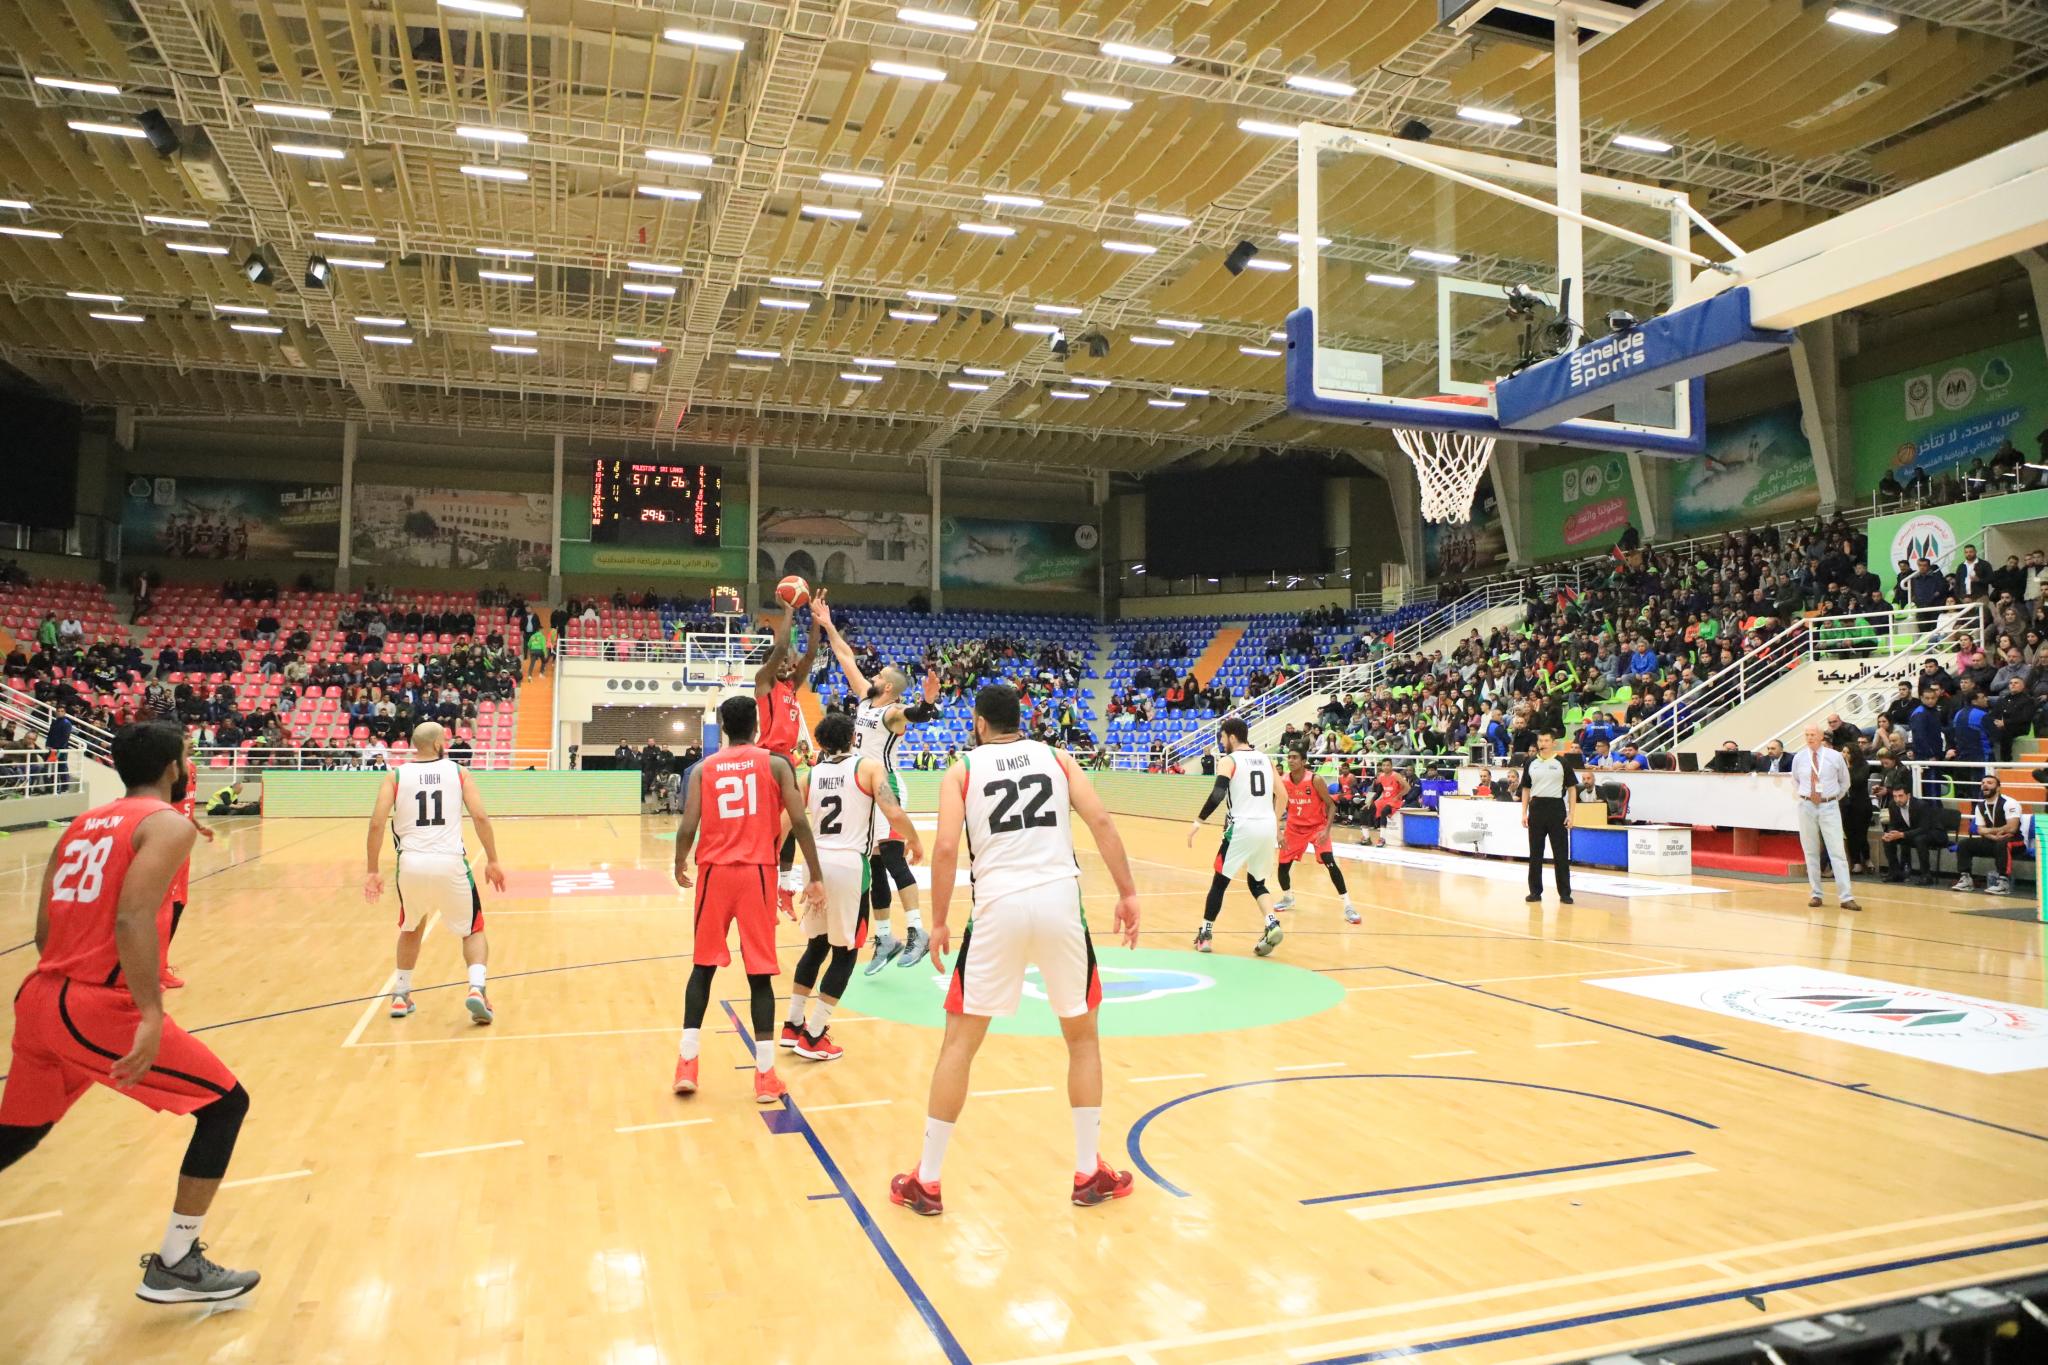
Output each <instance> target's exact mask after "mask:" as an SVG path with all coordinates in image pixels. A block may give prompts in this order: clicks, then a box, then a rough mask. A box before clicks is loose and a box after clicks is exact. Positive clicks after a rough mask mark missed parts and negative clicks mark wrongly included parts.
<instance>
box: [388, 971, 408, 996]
mask: <svg viewBox="0 0 2048 1365" xmlns="http://www.w3.org/2000/svg"><path fill="white" fill-rule="evenodd" d="M393 975H394V979H393V981H392V983H391V993H392V994H393V995H395V996H396V995H411V994H412V968H410V967H400V968H399V969H398V971H397V972H395V973H394V974H393Z"/></svg>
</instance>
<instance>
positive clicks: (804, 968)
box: [793, 934, 832, 986]
mask: <svg viewBox="0 0 2048 1365" xmlns="http://www.w3.org/2000/svg"><path fill="white" fill-rule="evenodd" d="M831 951H832V945H831V943H830V942H828V941H827V940H826V938H825V936H824V935H823V934H819V935H818V936H817V937H815V938H813V939H812V940H811V941H810V942H809V943H806V944H805V945H804V952H803V956H802V957H799V958H798V959H797V960H796V972H795V974H794V976H793V979H794V980H795V982H796V984H797V985H799V986H809V985H811V984H812V983H813V982H815V981H816V980H817V979H818V968H820V967H822V966H824V965H825V956H826V954H828V953H830V952H831Z"/></svg>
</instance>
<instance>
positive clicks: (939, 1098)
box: [889, 683, 1138, 1214]
mask: <svg viewBox="0 0 2048 1365" xmlns="http://www.w3.org/2000/svg"><path fill="white" fill-rule="evenodd" d="M1020 710H1021V708H1020V707H1019V705H1018V701H1017V689H1016V688H1014V687H1011V686H1010V685H1009V684H1007V683H991V684H989V685H988V686H987V687H984V688H982V689H981V691H980V692H979V693H977V694H976V695H975V698H974V737H975V741H976V747H975V748H973V749H970V750H968V751H967V753H966V754H965V755H963V756H962V757H961V760H960V761H959V762H958V763H955V764H954V765H953V766H952V768H950V769H949V770H948V771H947V773H946V775H945V776H944V777H943V778H941V779H940V781H939V833H938V839H937V841H936V842H935V843H934V844H933V846H932V964H933V965H934V966H935V967H937V968H938V969H939V970H940V971H944V970H945V967H946V964H945V953H946V950H947V948H948V947H949V946H950V939H951V932H950V930H949V929H948V928H947V925H946V912H947V910H948V909H949V908H950V907H951V905H952V899H953V876H954V872H955V869H956V868H957V866H958V864H959V859H960V839H961V835H962V833H963V832H964V833H965V835H966V838H967V854H968V877H969V879H970V881H971V882H972V884H973V898H974V909H973V915H972V918H970V919H969V921H968V924H967V930H966V932H965V933H963V934H962V935H961V936H960V956H959V957H958V958H957V959H956V960H955V961H954V963H953V977H952V981H951V983H950V985H949V986H948V988H947V991H946V1036H945V1040H944V1041H943V1042H942V1043H941V1044H940V1045H939V1060H938V1064H937V1065H936V1066H934V1067H933V1069H932V1089H931V1102H930V1105H929V1107H928V1109H927V1111H926V1114H927V1117H926V1119H925V1126H924V1151H923V1153H922V1155H921V1156H920V1157H919V1158H918V1163H917V1165H916V1166H914V1167H912V1168H911V1169H910V1170H908V1171H906V1172H904V1173H903V1174H902V1175H899V1176H897V1177H896V1178H895V1179H893V1180H891V1181H890V1182H889V1199H890V1202H891V1203H895V1204H900V1205H902V1206H903V1207H904V1208H907V1209H910V1210H911V1211H913V1212H915V1213H922V1214H936V1213H938V1212H940V1211H941V1209H942V1208H943V1205H942V1204H941V1203H940V1199H939V1170H940V1167H941V1166H942V1165H943V1164H944V1162H945V1158H946V1145H947V1143H948V1142H949V1141H950V1140H951V1138H952V1136H953V1124H954V1123H955V1122H956V1121H957V1120H958V1119H959V1117H960V1110H961V1108H962V1106H964V1105H965V1104H966V1103H967V1084H968V1077H969V1073H970V1072H971V1070H972V1068H973V1066H974V1054H975V1051H976V1050H977V1049H978V1048H980V1046H981V1040H982V1039H983V1038H985V1037H987V1036H988V1026H989V1021H990V1020H991V1019H993V1018H997V1017H1004V1016H1008V1015H1012V1014H1015V1013H1016V1012H1017V1002H1018V1000H1019V999H1020V998H1021V997H1022V996H1023V993H1024V975H1025V973H1026V972H1027V971H1028V970H1030V969H1031V968H1032V967H1034V966H1035V967H1037V968H1038V974H1039V981H1040V984H1041V985H1042V986H1043V987H1044V990H1045V998H1046V1001H1047V1002H1048V1003H1049V1004H1050V1005H1051V1006H1052V1012H1053V1013H1054V1014H1056V1015H1058V1016H1059V1021H1060V1032H1061V1033H1062V1034H1064V1035H1065V1037H1066V1040H1067V1103H1068V1104H1069V1105H1070V1106H1071V1107H1072V1109H1073V1118H1074V1182H1073V1191H1072V1197H1073V1202H1074V1203H1076V1204H1080V1205H1082V1206H1084V1207H1086V1206H1090V1205H1095V1204H1101V1203H1105V1202H1107V1201H1108V1200H1111V1199H1121V1198H1122V1197H1123V1196H1125V1195H1127V1194H1129V1193H1130V1192H1131V1174H1130V1172H1129V1171H1116V1170H1112V1169H1111V1168H1110V1166H1109V1165H1108V1163H1107V1162H1105V1161H1103V1160H1102V1156H1101V1152H1100V1151H1099V1150H1098V1147H1099V1140H1100V1138H1101V1135H1102V1046H1101V1043H1100V1041H1099V1040H1098V1037H1097V1034H1096V1019H1095V1014H1096V1009H1097V1007H1098V1006H1099V1005H1100V1004H1101V1003H1102V982H1101V979H1100V978H1099V977H1098V976H1097V974H1096V971H1095V947H1094V945H1093V944H1092V943H1090V942H1089V939H1088V921H1087V919H1086V918H1085V917H1084V916H1083V915H1082V912H1081V881H1080V878H1081V869H1080V864H1079V863H1078V862H1077V861H1076V860H1075V857H1074V835H1073V829H1072V826H1071V824H1070V822H1069V812H1070V811H1071V812H1072V813H1074V814H1078V815H1079V816H1080V817H1081V822H1082V823H1083V824H1085V825H1087V826H1088V829H1089V832H1090V833H1091V834H1093V835H1094V836H1095V850H1096V852H1097V853H1099V854H1100V855H1101V857H1102V861H1103V863H1104V864H1105V865H1106V866H1107V867H1108V869H1109V875H1110V879H1111V880H1112V881H1113V882H1115V883H1116V890H1117V902H1116V928H1117V934H1118V936H1119V938H1120V939H1121V940H1122V942H1123V945H1124V946H1125V947H1126V948H1135V947H1136V946H1137V944H1138V887H1137V883H1136V882H1134V881H1133V880H1132V879H1131V864H1130V860H1129V858H1127V857H1126V856H1125V854H1124V845H1123V840H1122V839H1121V838H1120V837H1118V835H1117V831H1116V825H1115V824H1114V823H1112V822H1111V820H1110V818H1109V812H1108V811H1106V810H1104V809H1103V807H1102V802H1101V801H1100V800H1099V799H1098V798H1097V797H1096V795H1095V789H1094V788H1093V787H1092V786H1090V785H1089V783H1088V779H1087V777H1086V776H1085V775H1083V774H1082V772H1081V769H1080V766H1079V765H1078V764H1076V763H1075V762H1074V760H1073V759H1072V758H1071V757H1070V756H1069V755H1067V754H1065V753H1063V752H1061V751H1060V750H1057V749H1053V748H1051V747H1049V746H1047V745H1044V744H1041V743H1039V742H1038V741H1036V740H1030V739H1025V738H1024V737H1023V736H1022V735H1020V734H1019V733H1018V732H1017V726H1018V723H1019V720H1020V718H1021V717H1020Z"/></svg>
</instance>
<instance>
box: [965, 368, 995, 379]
mask: <svg viewBox="0 0 2048 1365" xmlns="http://www.w3.org/2000/svg"><path fill="white" fill-rule="evenodd" d="M960 373H962V374H971V375H973V376H974V377H975V378H976V379H1001V378H1002V377H1003V371H1001V370H991V369H989V368H988V367H987V366H985V365H962V366H961V367H960Z"/></svg>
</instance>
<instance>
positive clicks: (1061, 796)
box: [960, 739, 1081, 903]
mask: <svg viewBox="0 0 2048 1365" xmlns="http://www.w3.org/2000/svg"><path fill="white" fill-rule="evenodd" d="M960 761H961V762H962V763H963V764H964V765H965V767H966V769H967V773H966V778H967V821H966V832H967V857H968V863H967V867H968V876H969V877H970V878H971V879H972V880H973V883H974V898H975V901H976V902H977V903H980V902H983V901H987V900H990V899H992V898H994V897H996V896H1006V895H1009V894H1010V893H1011V892H1013V891H1023V890H1028V889H1029V888H1031V887H1034V886H1043V885H1045V884H1046V883H1047V882H1056V881H1064V880H1069V879H1072V878H1077V877H1079V876H1080V875H1081V865H1080V863H1079V862H1077V861H1076V860H1075V858H1074V830H1073V826H1072V823H1071V816H1072V813H1073V803H1072V801H1071V800H1070V798H1069V796H1068V792H1067V770H1066V769H1065V768H1064V767H1062V766H1061V765H1060V761H1059V756H1058V755H1057V754H1055V753H1054V752H1053V750H1052V748H1051V747H1050V746H1049V745H1045V744H1041V743H1040V742H1038V741H1037V740H1035V739H1019V740H1009V741H1003V742H998V743H994V744H979V745H976V746H975V747H974V748H972V749H969V750H968V751H967V752H966V754H964V755H963V756H962V757H961V760H960Z"/></svg>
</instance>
